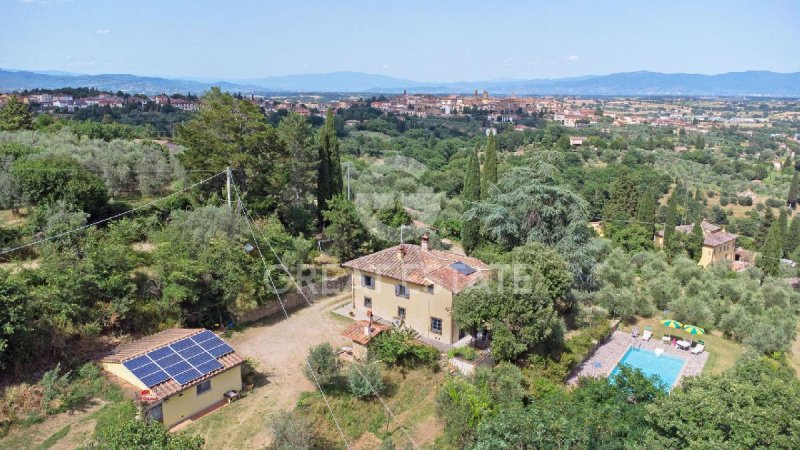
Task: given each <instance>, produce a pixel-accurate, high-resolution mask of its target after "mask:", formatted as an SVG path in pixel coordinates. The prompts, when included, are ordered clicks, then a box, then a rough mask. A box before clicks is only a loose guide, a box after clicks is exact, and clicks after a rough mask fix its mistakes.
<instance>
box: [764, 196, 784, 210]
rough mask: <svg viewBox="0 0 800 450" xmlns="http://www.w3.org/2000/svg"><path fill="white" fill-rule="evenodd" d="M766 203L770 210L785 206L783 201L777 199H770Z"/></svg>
mask: <svg viewBox="0 0 800 450" xmlns="http://www.w3.org/2000/svg"><path fill="white" fill-rule="evenodd" d="M765 203H766V205H767V206H769V207H770V208H781V207H783V204H784V202H783V201H782V200H778V199H777V198H768V199H767V201H766V202H765Z"/></svg>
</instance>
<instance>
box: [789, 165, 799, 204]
mask: <svg viewBox="0 0 800 450" xmlns="http://www.w3.org/2000/svg"><path fill="white" fill-rule="evenodd" d="M798 190H800V186H798V180H797V171H796V170H794V174H792V183H791V184H790V185H789V195H788V196H787V198H786V206H788V207H790V208H792V209H795V208H796V207H797V194H798Z"/></svg>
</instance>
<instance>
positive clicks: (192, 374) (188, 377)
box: [172, 369, 201, 384]
mask: <svg viewBox="0 0 800 450" xmlns="http://www.w3.org/2000/svg"><path fill="white" fill-rule="evenodd" d="M200 376H201V375H200V372H199V371H198V370H197V369H189V370H187V371H186V372H183V373H179V374H178V375H175V376H174V377H172V378H173V379H174V380H175V382H177V383H178V384H187V383H191V382H192V381H194V380H196V379H197V378H200Z"/></svg>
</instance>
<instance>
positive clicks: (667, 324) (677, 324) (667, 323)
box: [661, 319, 683, 328]
mask: <svg viewBox="0 0 800 450" xmlns="http://www.w3.org/2000/svg"><path fill="white" fill-rule="evenodd" d="M661 325H664V326H665V327H667V328H683V324H682V323H680V322H678V321H677V320H672V319H668V320H662V321H661Z"/></svg>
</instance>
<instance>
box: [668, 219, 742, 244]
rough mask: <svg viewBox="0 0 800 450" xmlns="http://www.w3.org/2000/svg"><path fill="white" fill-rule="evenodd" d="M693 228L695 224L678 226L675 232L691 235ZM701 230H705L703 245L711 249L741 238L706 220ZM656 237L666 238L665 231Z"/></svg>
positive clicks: (701, 225) (702, 223) (701, 224)
mask: <svg viewBox="0 0 800 450" xmlns="http://www.w3.org/2000/svg"><path fill="white" fill-rule="evenodd" d="M692 228H694V224H693V223H690V224H688V225H678V226H677V227H675V231H680V232H681V233H686V234H689V233H691V232H692ZM700 228H702V229H703V236H704V237H703V245H707V246H709V247H716V246H718V245H721V244H724V243H726V242H729V241H732V240H734V239H736V238H737V237H739V236H738V235H735V234H733V233H728V232H725V231H721V230H722V228H720V227H718V226H716V225H714V224H713V223H710V222H706V221H705V220H704V221H702V222H700ZM656 236H659V237H664V230H658V231H656Z"/></svg>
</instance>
